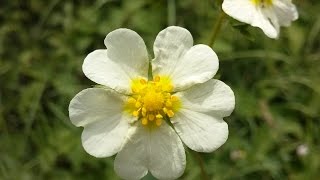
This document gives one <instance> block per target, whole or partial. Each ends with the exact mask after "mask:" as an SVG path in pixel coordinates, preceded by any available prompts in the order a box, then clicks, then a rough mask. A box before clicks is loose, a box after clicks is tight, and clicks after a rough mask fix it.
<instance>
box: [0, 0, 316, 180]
mask: <svg viewBox="0 0 320 180" xmlns="http://www.w3.org/2000/svg"><path fill="white" fill-rule="evenodd" d="M219 3H220V2H219V1H214V0H177V1H172V0H171V1H165V0H158V1H152V0H97V1H85V0H82V1H76V0H74V1H70V0H68V1H63V0H50V1H41V0H20V1H18V0H2V1H1V2H0V179H32V180H33V179H49V180H50V179H119V177H117V175H116V174H115V172H114V170H113V159H114V157H110V158H104V159H97V158H94V157H92V156H90V155H88V154H87V153H86V152H85V151H84V150H83V148H82V145H81V139H80V135H81V132H82V128H76V127H75V126H73V125H72V124H71V122H70V120H69V118H68V105H69V102H70V100H71V99H72V98H73V97H74V96H75V94H76V93H78V92H79V91H81V90H82V89H85V88H88V87H92V86H94V85H95V84H94V83H93V82H91V81H90V80H88V79H87V78H86V77H85V76H84V74H83V73H82V70H81V66H82V62H83V60H84V58H85V56H86V55H87V54H88V53H90V52H92V51H93V50H95V49H101V48H105V47H104V44H103V40H104V37H105V36H106V35H107V34H108V33H109V32H111V31H112V30H114V29H117V28H120V27H126V28H129V29H132V30H134V31H136V32H138V33H139V34H140V35H141V36H142V37H143V39H144V40H145V41H146V44H147V46H148V49H149V54H150V56H151V57H153V52H152V44H153V42H154V39H155V37H156V35H157V34H158V32H159V31H160V30H162V29H164V28H166V27H167V26H168V25H179V26H182V27H185V28H187V29H188V30H189V31H190V32H191V33H192V34H193V37H194V40H195V44H198V43H203V44H206V43H208V42H209V39H210V37H211V35H212V31H213V27H214V24H215V22H216V19H217V17H218V14H219V13H220V8H219V7H220V5H219ZM294 3H295V4H296V6H297V9H298V11H299V19H298V20H297V21H295V22H293V24H292V26H290V27H289V28H282V29H281V35H280V38H279V39H278V40H273V39H269V38H268V37H266V36H265V35H264V34H263V33H262V31H261V30H260V29H258V28H254V27H251V26H249V25H246V24H242V23H240V22H237V21H235V20H233V19H232V18H230V17H226V18H225V20H224V21H223V24H222V27H221V31H220V33H219V34H218V37H217V39H216V41H215V43H214V45H213V49H214V51H215V52H216V53H217V55H218V57H219V59H220V69H219V71H218V74H217V75H216V76H215V78H217V79H221V80H222V81H224V82H225V83H227V84H228V85H229V86H230V87H231V88H232V89H233V90H234V92H235V96H236V108H235V111H234V112H233V114H232V115H231V116H230V117H228V118H225V119H226V121H227V123H228V124H229V131H230V133H229V139H228V140H227V142H226V143H225V144H224V145H223V146H222V147H221V148H219V149H218V150H217V151H215V152H213V153H210V154H196V153H194V152H192V151H190V150H187V152H186V154H187V167H186V171H185V173H184V175H183V176H182V177H181V179H200V178H201V179H205V178H206V177H204V176H203V175H201V174H202V173H201V168H200V166H199V161H200V162H201V161H203V168H204V170H205V171H206V173H207V179H317V178H319V177H320V143H319V141H320V133H319V132H320V117H319V110H320V96H319V94H320V14H319V12H320V3H319V1H318V0H313V1H305V0H295V1H294ZM299 147H300V148H299ZM301 147H302V148H307V149H308V151H307V153H301V152H299V149H300V150H301ZM200 158H201V159H200ZM145 179H153V177H152V176H150V175H148V176H147V177H146V178H145Z"/></svg>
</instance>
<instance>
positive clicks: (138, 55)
mask: <svg viewBox="0 0 320 180" xmlns="http://www.w3.org/2000/svg"><path fill="white" fill-rule="evenodd" d="M104 43H105V45H106V47H107V50H96V51H93V52H92V53H90V54H89V55H88V56H87V57H86V58H85V60H84V62H83V65H82V70H83V72H84V74H85V75H86V76H87V77H88V78H89V79H90V80H92V81H94V82H96V83H98V84H102V85H105V86H107V87H109V88H111V89H114V90H116V91H118V92H120V93H126V94H129V93H130V83H131V80H132V79H134V78H139V77H144V78H147V77H148V68H149V60H148V52H147V49H146V45H145V43H144V41H143V39H142V38H141V37H140V36H139V35H138V34H137V33H136V32H134V31H132V30H129V29H117V30H115V31H112V32H110V33H109V34H108V35H107V36H106V38H105V40H104Z"/></svg>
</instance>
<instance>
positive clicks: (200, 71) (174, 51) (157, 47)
mask: <svg viewBox="0 0 320 180" xmlns="http://www.w3.org/2000/svg"><path fill="white" fill-rule="evenodd" d="M192 41H193V40H192V36H191V34H190V33H189V31H187V30H186V29H184V28H180V27H169V28H167V29H165V30H163V31H161V32H160V33H159V35H158V36H157V39H156V41H155V44H154V52H155V59H154V60H153V62H152V68H153V75H154V76H155V75H165V76H169V77H170V78H171V80H172V81H173V84H174V88H175V89H174V91H181V90H183V89H186V88H189V87H191V86H192V85H194V84H197V83H203V82H205V81H207V80H209V79H211V78H212V77H213V76H214V75H215V73H216V72H217V70H218V67H219V62H218V57H217V55H216V54H215V52H214V51H213V50H212V49H211V48H210V47H209V46H206V45H202V44H200V45H196V46H193V47H192V43H193V42H192Z"/></svg>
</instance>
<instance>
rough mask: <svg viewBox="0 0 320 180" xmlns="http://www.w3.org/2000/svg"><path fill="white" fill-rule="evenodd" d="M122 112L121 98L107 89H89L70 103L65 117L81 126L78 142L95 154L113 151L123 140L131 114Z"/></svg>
mask: <svg viewBox="0 0 320 180" xmlns="http://www.w3.org/2000/svg"><path fill="white" fill-rule="evenodd" d="M122 112H123V97H121V96H120V95H119V94H117V93H115V92H112V91H111V90H105V89H101V88H89V89H85V90H83V91H81V92H80V93H78V94H77V95H76V96H75V97H74V98H73V99H72V100H71V102H70V105H69V117H70V120H71V122H72V123H73V124H74V125H75V126H83V127H84V130H83V133H82V145H83V147H84V149H85V150H86V152H88V153H89V154H90V155H92V156H95V157H109V156H112V155H114V154H116V153H117V152H118V151H119V150H120V149H121V146H122V144H123V143H124V140H125V137H126V133H127V131H128V126H129V123H128V122H129V121H131V117H126V115H124V114H122Z"/></svg>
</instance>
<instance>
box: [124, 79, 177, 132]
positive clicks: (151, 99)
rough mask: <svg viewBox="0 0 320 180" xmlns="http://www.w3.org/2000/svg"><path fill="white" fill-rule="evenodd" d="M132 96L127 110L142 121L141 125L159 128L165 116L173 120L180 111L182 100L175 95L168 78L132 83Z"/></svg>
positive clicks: (126, 106)
mask: <svg viewBox="0 0 320 180" xmlns="http://www.w3.org/2000/svg"><path fill="white" fill-rule="evenodd" d="M131 90H132V95H131V97H130V98H129V99H128V100H127V103H126V104H125V107H124V108H125V110H126V111H127V112H129V113H131V114H132V116H134V117H136V118H137V119H139V120H141V124H142V125H144V126H148V127H157V126H160V125H161V124H162V121H163V118H164V115H165V116H167V117H169V118H172V117H173V116H174V114H175V112H176V111H178V110H179V109H180V100H179V98H178V97H177V96H174V95H172V94H173V91H172V90H173V86H172V84H171V80H170V78H169V77H166V76H158V75H157V76H154V78H153V80H151V81H147V80H146V79H143V78H141V79H140V78H139V79H135V80H133V81H132V84H131Z"/></svg>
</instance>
